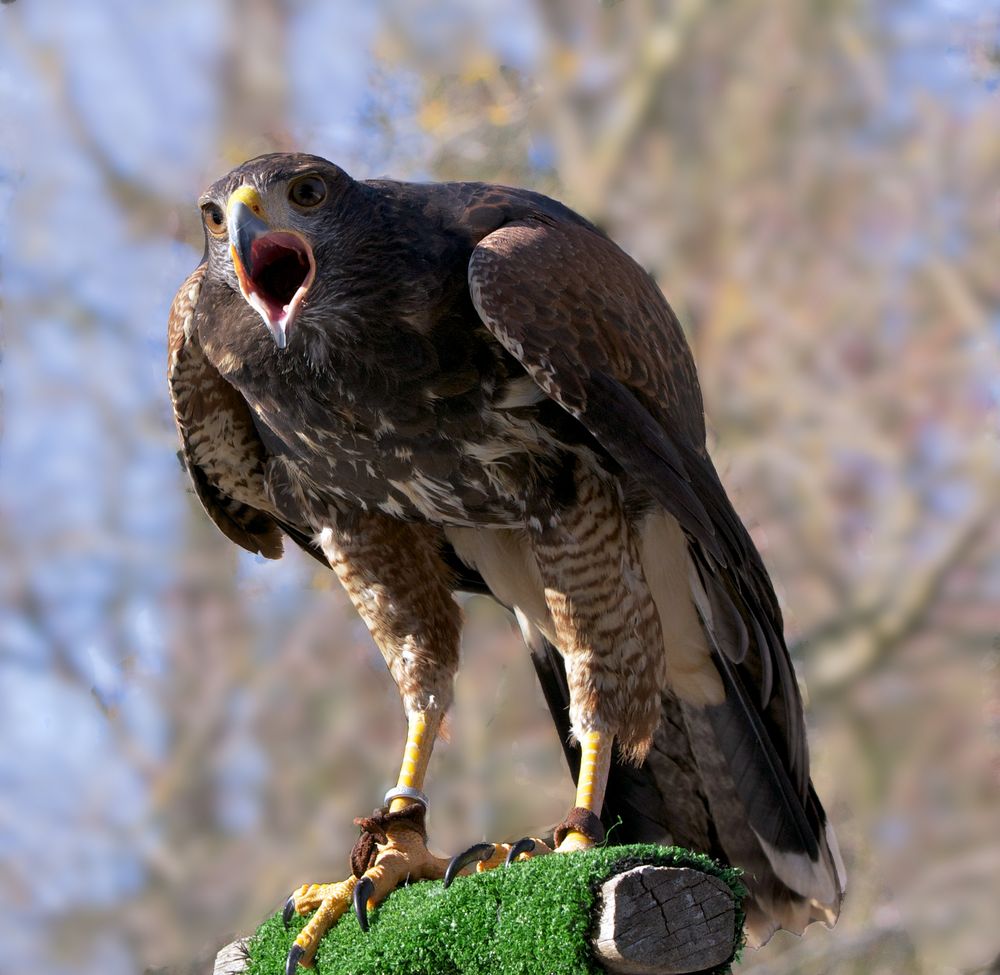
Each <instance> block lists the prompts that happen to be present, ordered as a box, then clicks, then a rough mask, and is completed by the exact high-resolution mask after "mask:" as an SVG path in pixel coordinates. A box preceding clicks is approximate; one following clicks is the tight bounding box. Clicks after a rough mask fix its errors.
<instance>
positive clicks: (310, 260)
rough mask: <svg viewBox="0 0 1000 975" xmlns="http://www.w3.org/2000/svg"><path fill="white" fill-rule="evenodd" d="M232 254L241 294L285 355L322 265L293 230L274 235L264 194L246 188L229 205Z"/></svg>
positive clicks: (228, 217)
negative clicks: (265, 213) (290, 336)
mask: <svg viewBox="0 0 1000 975" xmlns="http://www.w3.org/2000/svg"><path fill="white" fill-rule="evenodd" d="M226 222H227V224H228V227H229V251H230V254H231V255H232V258H233V267H234V268H235V269H236V279H237V280H238V281H239V284H240V292H241V293H242V294H243V297H244V298H245V299H246V300H247V303H248V304H249V305H250V307H251V308H253V309H254V311H256V312H257V314H258V315H260V317H261V318H263V319H264V324H265V325H266V326H267V328H268V331H269V332H270V333H271V335H272V336H273V338H274V342H275V344H276V345H277V346H278V348H279V349H283V348H285V346H286V345H287V344H288V335H289V332H290V331H291V328H292V324H293V323H294V321H295V318H296V316H297V315H298V312H299V309H300V308H301V307H302V302H303V301H304V300H305V297H306V295H307V294H308V293H309V289H310V288H311V287H312V283H313V281H314V280H315V278H316V259H315V257H313V252H312V248H311V247H310V246H309V244H308V242H307V241H306V239H305V238H304V237H303V236H302V235H301V234H298V233H295V232H294V231H291V230H272V229H271V228H270V226H268V224H267V221H266V220H265V219H264V208H263V205H262V204H261V200H260V194H258V192H257V191H256V190H255V189H253V187H250V186H241V187H240V188H239V189H238V190H236V192H235V193H233V195H232V196H230V197H229V201H228V203H227V204H226Z"/></svg>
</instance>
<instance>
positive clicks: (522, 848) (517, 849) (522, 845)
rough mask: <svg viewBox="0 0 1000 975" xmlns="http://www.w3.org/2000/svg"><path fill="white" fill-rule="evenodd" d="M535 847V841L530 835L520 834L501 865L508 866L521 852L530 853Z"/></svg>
mask: <svg viewBox="0 0 1000 975" xmlns="http://www.w3.org/2000/svg"><path fill="white" fill-rule="evenodd" d="M534 848H535V841H534V840H533V839H532V838H531V837H530V836H522V837H521V839H519V840H518V841H517V842H516V843H515V844H514V845H513V846H512V847H511V848H510V849H509V850H508V851H507V859H506V860H504V862H503V865H504V866H505V867H509V866H510V865H511V864H512V863H513V862H514V861H515V860H516V859H517V858H518V857H519V856H520V855H521V854H522V853H530V852H531V851H532V850H533V849H534Z"/></svg>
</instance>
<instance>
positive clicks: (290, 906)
mask: <svg viewBox="0 0 1000 975" xmlns="http://www.w3.org/2000/svg"><path fill="white" fill-rule="evenodd" d="M294 913H295V895H294V894H289V895H288V900H287V901H285V907H284V909H283V910H282V912H281V920H282V921H284V922H285V928H286V929H287V928H288V925H289V924H291V922H292V915H293V914H294Z"/></svg>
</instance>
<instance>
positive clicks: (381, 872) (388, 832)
mask: <svg viewBox="0 0 1000 975" xmlns="http://www.w3.org/2000/svg"><path fill="white" fill-rule="evenodd" d="M440 725H441V718H440V715H438V714H437V713H414V714H411V715H410V717H409V722H408V728H407V736H406V749H405V751H404V752H403V761H402V765H401V766H400V770H399V778H398V779H397V782H396V788H395V789H394V790H392V792H395V793H398V792H410V793H411V795H410V796H399V795H397V796H396V797H395V798H393V799H392V800H391V801H390V803H389V810H388V813H389V815H388V816H384V817H383V818H382V819H381V820H379V823H380V824H383V823H384V825H383V826H382V831H383V834H384V838H385V842H381V841H380V840H377V841H376V842H375V851H376V853H375V857H374V860H373V862H371V863H370V865H369V866H368V867H367V869H365V870H364V872H363V874H362V876H361V877H360V878H358V877H348V878H347V880H343V881H340V882H339V883H332V884H305V885H303V886H302V887H299V888H298V890H296V891H295V892H294V893H293V894H292V895H291V897H289V898H288V901H287V902H286V904H285V911H284V917H285V922H286V924H287V923H288V922H289V921H290V920H291V918H292V915H293V914H296V913H298V914H308V913H309V912H310V911H315V912H316V913H315V914H313V916H312V917H311V918H310V919H309V923H308V924H307V925H306V926H305V927H304V928H303V929H302V930H301V931H300V932H299V934H298V936H297V937H296V939H295V942H294V944H293V945H292V947H291V950H290V951H289V953H288V959H287V961H286V964H285V972H286V975H294V973H295V970H296V968H297V967H298V966H299V965H303V966H306V967H311V966H312V963H313V958H314V956H315V954H316V948H317V947H318V946H319V943H320V941H321V940H322V938H323V935H325V934H326V932H327V931H329V930H330V928H331V927H333V925H334V924H336V922H337V921H338V920H339V919H340V918H341V917H342V916H343V914H344V913H345V912H346V911H347V909H348V908H349V907H350V906H351V904H352V902H353V905H354V908H355V911H356V912H357V915H358V921H359V923H360V924H361V926H362V928H364V929H365V930H367V928H368V911H369V909H371V908H372V907H374V906H375V905H376V904H378V903H379V902H380V901H381V900H383V899H384V898H385V897H387V896H388V895H389V894H390V893H391V892H392V891H393V890H394V889H395V888H396V887H398V886H399V885H400V884H401V883H404V882H406V881H408V880H435V879H438V878H441V877H443V876H444V873H445V870H446V869H447V866H448V861H447V860H445V859H442V858H440V857H435V856H432V855H431V853H430V852H429V851H428V849H427V845H426V842H425V838H424V832H423V814H422V811H421V810H420V809H419V808H418V807H421V806H423V799H422V793H421V792H420V789H421V787H422V786H423V784H424V776H425V775H426V773H427V764H428V762H429V761H430V757H431V751H432V750H433V747H434V739H435V738H436V736H437V732H438V728H439V727H440ZM392 792H391V793H390V795H391V794H392ZM413 794H415V796H416V797H420V798H415V796H414V795H413ZM394 814H395V815H394ZM376 828H377V827H376ZM380 835H382V834H380Z"/></svg>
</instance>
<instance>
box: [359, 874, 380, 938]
mask: <svg viewBox="0 0 1000 975" xmlns="http://www.w3.org/2000/svg"><path fill="white" fill-rule="evenodd" d="M374 890H375V884H373V883H372V878H371V877H362V878H361V879H360V880H359V881H358V882H357V883H356V884H355V885H354V913H355V914H357V916H358V926H359V927H360V928H361V930H362V931H367V930H368V898H369V897H371V895H372V893H373V892H374Z"/></svg>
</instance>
